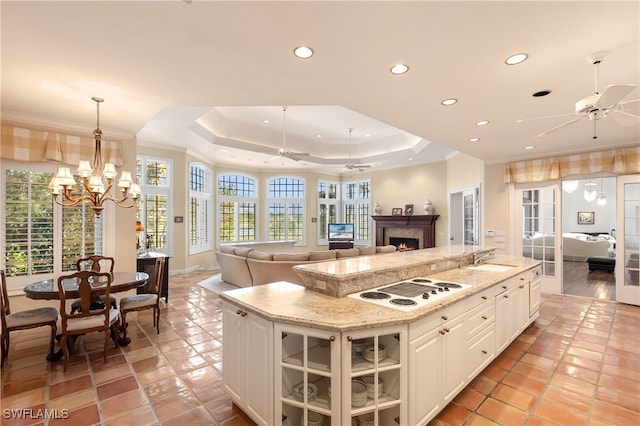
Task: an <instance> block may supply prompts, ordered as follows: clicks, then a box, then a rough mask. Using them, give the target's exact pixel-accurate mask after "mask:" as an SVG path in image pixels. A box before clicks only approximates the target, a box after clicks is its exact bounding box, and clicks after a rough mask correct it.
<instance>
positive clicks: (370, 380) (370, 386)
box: [362, 375, 383, 399]
mask: <svg viewBox="0 0 640 426" xmlns="http://www.w3.org/2000/svg"><path fill="white" fill-rule="evenodd" d="M374 380H375V379H374V377H373V375H370V376H364V377H362V382H363V383H364V384H365V385H366V386H367V396H368V397H369V398H371V399H373V397H374V396H375V394H374V392H375V386H374ZM382 387H383V380H382V377H378V398H382Z"/></svg>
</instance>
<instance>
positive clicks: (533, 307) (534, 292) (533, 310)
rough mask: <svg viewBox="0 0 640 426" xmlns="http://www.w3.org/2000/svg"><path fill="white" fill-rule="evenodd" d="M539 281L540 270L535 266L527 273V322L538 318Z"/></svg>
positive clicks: (540, 277)
mask: <svg viewBox="0 0 640 426" xmlns="http://www.w3.org/2000/svg"><path fill="white" fill-rule="evenodd" d="M541 281H542V270H541V268H540V266H536V267H535V268H533V269H532V270H531V271H530V272H529V322H531V321H532V320H534V319H535V318H537V316H538V310H539V309H540V284H541Z"/></svg>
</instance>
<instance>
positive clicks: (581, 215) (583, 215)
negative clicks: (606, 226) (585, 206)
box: [578, 212, 595, 225]
mask: <svg viewBox="0 0 640 426" xmlns="http://www.w3.org/2000/svg"><path fill="white" fill-rule="evenodd" d="M594 223H595V213H594V212H578V225H593V224H594Z"/></svg>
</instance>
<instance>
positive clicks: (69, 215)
mask: <svg viewBox="0 0 640 426" xmlns="http://www.w3.org/2000/svg"><path fill="white" fill-rule="evenodd" d="M5 164H6V165H5V166H4V167H3V169H2V181H3V185H2V189H1V190H0V191H1V193H2V203H3V206H2V211H3V212H4V223H3V224H2V234H3V239H2V240H3V241H4V243H3V244H2V247H0V250H1V251H2V255H3V257H4V265H5V270H6V273H7V277H8V278H9V282H10V283H9V287H11V288H12V289H15V288H20V287H21V286H24V285H26V284H29V283H31V282H33V278H31V277H35V276H37V279H46V278H50V277H52V276H54V275H58V274H60V273H62V272H65V271H71V270H75V268H76V264H75V262H76V259H78V258H79V257H83V256H87V255H92V254H102V218H97V217H96V215H95V213H94V212H93V210H91V208H89V207H87V206H86V205H85V204H84V203H80V204H78V205H76V206H72V207H61V206H59V205H57V204H55V203H54V202H53V200H52V199H51V195H50V193H49V188H48V184H49V181H50V180H51V177H52V176H53V175H54V174H55V166H53V165H51V164H37V163H29V165H28V166H29V170H24V169H23V167H24V163H15V164H13V163H12V162H8V161H7V162H5Z"/></svg>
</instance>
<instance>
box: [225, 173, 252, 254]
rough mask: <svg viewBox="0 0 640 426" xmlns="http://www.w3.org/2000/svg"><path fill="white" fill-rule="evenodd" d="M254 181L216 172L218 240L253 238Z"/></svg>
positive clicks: (246, 177) (245, 177)
mask: <svg viewBox="0 0 640 426" xmlns="http://www.w3.org/2000/svg"><path fill="white" fill-rule="evenodd" d="M257 202H258V198H257V195H256V180H255V179H254V178H252V177H250V176H244V175H236V174H222V175H218V236H219V237H218V238H219V242H221V243H228V242H240V241H255V240H256V234H257V229H256V223H257V222H256V206H257Z"/></svg>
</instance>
